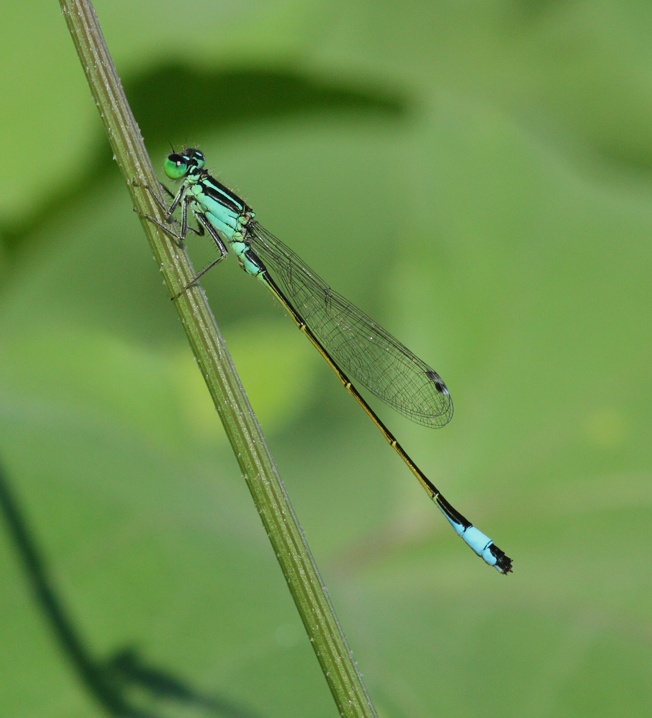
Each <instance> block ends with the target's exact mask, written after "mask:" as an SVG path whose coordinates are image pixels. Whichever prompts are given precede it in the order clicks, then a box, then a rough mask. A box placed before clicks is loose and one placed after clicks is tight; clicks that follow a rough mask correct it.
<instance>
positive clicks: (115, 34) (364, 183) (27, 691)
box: [0, 0, 652, 718]
mask: <svg viewBox="0 0 652 718" xmlns="http://www.w3.org/2000/svg"><path fill="white" fill-rule="evenodd" d="M97 10H98V13H99V15H100V19H101V20H102V21H103V23H104V29H105V34H106V37H107V40H108V42H109V45H110V47H111V49H112V52H113V53H114V57H115V61H116V64H117V66H118V68H119V70H120V72H121V74H122V79H123V83H124V86H125V89H126V92H127V94H128V96H129V98H130V100H131V101H132V103H133V109H134V112H135V114H136V116H137V118H138V121H139V122H140V124H141V127H142V130H143V135H144V137H145V140H146V142H147V145H148V147H149V149H150V151H151V153H152V156H153V157H154V158H155V160H156V161H157V162H160V161H161V160H162V158H163V157H164V156H165V154H166V152H168V151H169V150H168V148H169V143H173V144H174V145H175V146H176V147H181V146H182V145H184V144H190V145H199V146H201V148H202V149H203V150H204V152H205V153H206V155H207V157H208V164H209V167H210V168H211V169H212V170H213V171H214V173H215V174H216V175H217V176H218V177H219V178H220V179H221V180H222V181H224V182H225V183H227V184H228V185H230V186H232V187H233V188H234V189H235V190H237V191H238V192H239V193H240V194H242V195H243V196H244V197H245V198H246V199H247V201H248V202H249V203H250V204H251V205H252V206H253V207H254V208H255V209H256V211H257V214H258V218H259V219H260V220H261V222H262V223H263V224H264V225H265V226H266V227H268V228H269V229H270V230H271V231H273V232H274V233H276V234H278V235H279V236H280V237H281V238H282V239H283V241H285V242H286V243H287V244H289V245H290V246H292V247H293V248H294V249H295V250H296V251H297V252H299V253H300V254H301V255H302V256H303V257H304V258H305V259H306V260H307V261H308V262H309V263H310V264H311V265H313V266H314V267H315V268H316V269H317V270H318V271H319V273H320V274H321V275H322V276H324V277H325V278H326V279H327V280H329V281H330V282H331V283H332V284H333V285H334V286H335V287H336V288H337V289H338V290H339V291H341V292H343V293H344V294H346V295H347V296H348V297H350V298H351V299H352V300H353V301H355V302H357V303H358V304H360V305H361V306H362V307H363V308H365V309H366V310H368V311H369V312H370V313H371V314H372V315H373V316H374V317H376V318H377V319H378V320H379V321H381V322H382V323H383V324H384V325H385V326H387V327H388V328H389V329H390V330H391V331H392V332H393V333H395V334H396V335H397V336H398V337H399V338H400V339H401V340H403V341H404V342H405V343H407V344H408V345H409V346H410V347H413V348H414V349H415V351H417V352H418V353H419V354H420V355H421V356H423V357H424V359H425V360H426V361H428V362H429V363H431V364H432V365H433V366H434V367H435V368H436V369H437V370H438V371H440V372H441V374H442V375H443V376H444V378H445V379H446V381H447V383H448V384H449V386H450V388H451V392H452V394H453V397H454V400H455V402H456V415H455V417H454V420H453V422H452V423H451V425H450V426H449V427H447V428H446V429H444V430H442V431H438V432H430V431H427V430H425V429H423V428H420V427H418V426H412V425H410V424H409V422H406V421H404V420H402V419H401V418H400V417H396V416H393V415H392V414H391V412H389V411H387V412H385V411H383V416H384V417H386V418H387V420H388V422H389V423H390V426H391V427H392V428H393V429H395V430H396V433H397V434H398V435H399V437H400V438H401V440H404V443H405V445H406V448H407V449H408V450H409V451H410V452H411V453H413V455H414V457H415V459H416V460H417V461H418V462H419V463H420V464H421V465H422V466H423V467H424V468H425V469H426V470H427V471H428V472H429V473H430V475H431V476H432V479H433V481H435V483H436V484H437V485H439V486H441V488H442V489H443V490H444V492H445V493H446V495H447V496H448V497H449V498H450V499H451V500H452V501H453V502H454V503H455V504H456V505H458V506H459V508H460V509H461V510H462V511H464V513H466V514H467V515H468V516H469V517H470V518H471V519H472V520H473V521H475V522H476V523H477V524H478V525H479V526H480V527H481V528H482V529H483V530H484V531H486V532H488V533H489V534H490V535H491V536H492V537H493V538H494V539H495V540H496V542H497V543H498V545H499V546H501V547H502V548H503V549H504V550H505V551H507V552H508V553H509V555H511V556H512V557H513V558H514V562H515V563H514V574H513V576H510V577H509V578H507V579H505V578H502V577H501V576H499V575H498V574H497V573H496V572H495V571H491V570H490V569H488V568H487V567H486V566H484V565H483V564H482V562H480V561H479V560H478V559H476V558H474V557H473V555H472V554H471V553H470V552H469V551H468V549H466V548H465V547H464V545H463V544H462V542H461V541H459V540H458V539H457V538H455V536H454V535H453V534H452V532H451V531H450V529H449V528H447V526H446V524H445V522H444V521H443V519H442V517H441V516H439V515H438V514H437V513H436V511H435V509H434V508H433V507H432V505H431V504H430V503H429V502H428V501H427V499H426V496H425V494H423V492H422V491H421V489H420V488H419V486H418V485H417V483H416V482H415V481H414V480H413V478H412V477H411V476H410V474H409V472H407V470H406V469H405V467H404V466H403V465H402V464H401V463H400V461H399V460H398V459H397V458H396V457H395V456H394V455H393V453H392V452H391V450H390V449H389V448H388V447H387V446H386V445H384V443H383V441H382V439H381V438H380V436H379V435H378V434H377V432H376V431H375V430H374V429H373V427H372V426H371V424H370V423H369V422H368V421H367V420H366V418H365V417H364V415H363V414H362V412H361V411H359V409H358V408H357V407H356V406H355V404H354V402H353V401H351V400H350V398H349V397H347V396H346V393H345V392H344V391H342V390H341V388H340V387H339V384H338V382H337V380H336V379H335V378H334V377H333V376H331V375H330V373H329V372H328V369H327V368H326V366H325V365H324V364H323V362H321V360H320V359H319V357H318V356H317V354H316V353H315V352H314V351H313V350H312V349H311V348H310V346H309V345H308V343H307V342H306V341H305V339H304V338H303V337H301V335H300V334H299V333H298V332H297V331H296V330H294V328H293V327H292V324H291V322H290V321H289V320H288V319H287V318H286V317H284V316H283V312H282V311H281V310H280V309H279V308H277V307H276V306H275V305H274V302H273V300H272V299H271V298H270V297H269V296H268V295H267V294H266V293H265V291H264V289H263V288H262V287H261V286H260V285H259V284H258V283H256V282H253V281H251V280H250V279H248V278H247V277H246V276H244V275H243V274H242V272H241V271H240V270H239V268H238V267H237V263H236V262H234V261H231V262H227V263H224V264H223V265H221V267H220V268H219V269H217V270H215V271H214V272H213V273H212V274H211V275H210V276H208V277H206V279H205V281H204V286H205V287H206V289H207V291H208V292H209V296H210V297H211V301H212V303H213V306H214V310H215V313H216V315H217V317H218V321H219V322H220V325H221V326H222V328H223V330H224V333H225V334H226V337H227V341H228V342H229V345H230V347H231V349H232V352H233V354H234V357H235V360H236V363H237V365H238V367H239V369H240V371H241V373H242V377H243V381H244V382H245V385H246V387H247V389H248V391H249V394H250V396H251V399H252V402H253V404H254V406H255V408H256V409H257V411H258V412H259V417H260V420H261V422H262V424H263V426H264V428H265V430H266V432H267V435H268V438H269V442H270V445H271V447H272V450H273V453H274V454H275V456H276V459H277V461H278V463H279V466H280V469H281V473H282V475H283V476H284V477H285V480H286V482H287V484H288V487H289V490H290V492H291V495H292V497H293V500H294V503H295V506H296V509H297V511H298V513H299V516H300V518H301V520H302V523H303V525H304V528H305V530H306V533H307V535H308V538H309V540H310V541H311V545H312V547H313V550H314V552H315V554H316V557H317V559H318V562H319V563H320V565H321V567H322V571H323V574H324V578H325V580H326V582H327V583H328V585H329V590H330V593H331V596H332V598H333V600H334V602H335V605H336V608H337V609H338V612H339V615H340V618H341V621H342V623H343V625H344V628H345V631H346V632H347V634H348V635H349V638H350V641H351V644H352V647H353V650H354V652H355V654H356V658H357V659H358V661H359V663H360V665H361V668H362V671H363V673H364V675H365V678H366V681H367V683H368V686H369V689H370V692H371V693H372V695H373V696H374V699H375V701H376V703H377V705H378V706H379V708H380V709H381V711H382V712H383V715H388V716H389V715H391V716H410V717H411V718H425V717H427V716H432V715H451V714H453V713H454V714H455V715H478V716H482V717H483V718H487V717H491V716H496V717H500V718H504V717H505V716H540V717H544V716H545V717H548V716H554V717H557V716H569V717H570V716H572V717H573V718H582V717H583V716H596V715H599V716H609V717H611V716H633V715H637V716H642V715H649V714H650V713H652V696H651V691H650V680H649V655H650V648H651V645H650V644H651V640H650V634H651V632H652V628H651V625H650V610H649V607H650V602H651V599H652V596H651V591H650V587H651V583H652V579H651V571H650V559H649V551H650V549H651V548H652V541H651V540H650V538H649V533H648V530H649V525H650V519H651V503H652V489H651V484H652V482H651V481H650V479H651V477H650V466H651V461H650V458H651V456H650V455H651V453H652V441H650V427H651V421H650V404H651V399H652V396H651V394H652V391H651V389H650V387H651V384H652V382H651V379H652V375H651V370H650V350H651V348H652V331H651V326H652V323H651V322H650V307H651V300H652V281H651V280H650V276H651V271H650V270H651V261H650V260H651V259H652V242H651V240H650V238H651V237H652V182H651V179H652V130H651V126H652V123H651V121H650V118H651V117H652V45H651V44H650V42H649V38H650V36H651V35H652V6H650V5H649V3H646V2H643V1H642V0H638V1H637V2H630V3H618V2H615V0H611V1H610V2H609V1H607V2H601V3H588V2H577V1H575V2H573V1H571V2H565V3H560V2H551V1H549V2H544V1H539V2H503V3H487V2H486V1H485V2H481V1H472V2H466V3H453V2H449V3H446V2H432V1H426V0H422V1H421V2H411V3H407V4H406V3H395V2H356V3H345V2H307V1H306V0H304V1H303V2H298V1H297V0H285V1H278V2H238V3H224V2H217V1H216V0H204V1H203V2H199V1H197V2H192V3H179V2H167V1H165V0H158V1H157V2H145V1H142V2H139V3H135V4H134V3H133V2H129V3H128V2H124V0H122V1H118V0H112V1H111V2H106V1H105V0H102V1H101V2H100V0H98V4H97ZM0 33H1V34H2V43H0V54H1V56H2V66H3V68H4V72H3V74H2V78H1V79H0V83H1V87H2V98H3V112H2V113H1V115H0V123H1V126H2V136H3V138H4V147H3V153H4V162H3V169H4V171H3V172H2V176H1V177H0V190H1V191H0V211H1V213H2V214H1V226H0V229H1V230H2V244H1V245H0V465H1V466H2V476H1V484H0V489H1V492H0V493H1V496H2V505H3V507H4V513H3V514H2V527H1V528H0V537H1V538H0V571H1V585H2V591H0V616H2V621H1V623H0V625H1V626H2V629H1V635H2V638H1V644H2V650H1V651H0V672H1V674H2V676H3V681H2V684H3V685H2V689H1V690H0V713H1V714H2V715H3V716H4V715H7V716H21V717H22V718H31V717H32V716H33V717H35V718H64V717H65V718H71V717H72V718H74V717H76V716H90V715H98V716H99V715H102V714H104V713H102V710H101V708H100V704H102V705H103V706H104V708H105V709H107V708H108V709H109V710H110V712H112V713H113V714H114V715H132V716H152V717H154V716H156V717H157V718H164V717H167V716H175V717H177V716H199V715H201V716H238V717H240V718H258V717H262V716H265V717H268V716H269V717H271V716H279V717H280V716H283V717H284V718H289V717H290V716H295V715H296V716H311V717H315V716H331V715H334V710H335V709H334V706H333V704H332V701H331V698H330V695H329V694H328V691H327V688H326V686H325V683H324V681H323V678H322V677H321V675H320V673H319V670H318V666H317V662H316V661H315V660H314V657H313V656H312V652H311V649H310V647H309V646H308V645H307V644H306V640H305V637H304V634H303V632H302V628H301V626H300V624H299V622H298V619H297V617H296V614H295V612H294V610H293V606H292V604H291V600H290V598H289V594H288V593H287V591H286V589H285V587H284V584H283V581H282V578H281V577H280V576H279V575H278V569H277V566H276V564H275V561H274V557H273V555H272V552H271V551H270V549H269V546H268V544H267V541H266V538H265V536H264V532H263V531H262V529H261V526H260V522H259V520H258V517H257V516H256V515H255V511H254V509H253V507H252V504H251V501H250V499H249V497H248V494H247V492H246V488H245V487H244V485H243V482H242V480H241V479H240V477H239V474H238V470H237V464H236V463H235V461H234V460H233V457H232V456H231V455H230V453H229V449H228V446H227V445H226V442H225V440H224V438H223V435H222V432H221V428H220V426H219V425H218V423H217V419H216V416H215V415H214V412H213V410H212V408H211V406H210V403H209V401H208V399H207V397H206V396H205V392H204V391H203V387H202V383H201V379H200V377H199V373H198V372H197V371H196V369H195V367H194V363H193V361H192V358H191V357H190V354H189V351H188V349H187V347H186V345H185V339H184V335H183V333H182V331H181V328H180V326H179V325H178V322H177V319H176V315H175V312H174V308H173V307H172V305H171V303H170V301H169V299H168V298H167V296H166V294H165V291H164V288H163V286H162V282H161V280H160V277H159V275H158V272H157V268H156V266H155V265H154V264H153V262H152V260H151V256H150V255H149V251H148V247H147V244H146V242H145V240H144V237H143V236H142V232H141V230H140V228H139V225H138V222H137V220H136V217H135V216H134V214H133V212H132V211H131V206H130V202H129V199H128V195H127V193H126V191H125V190H124V186H123V180H122V178H121V177H120V176H119V174H118V172H117V170H116V168H115V165H114V164H113V163H112V162H111V157H110V152H109V150H108V149H107V142H106V139H105V137H104V135H103V130H102V126H101V124H100V121H99V119H98V117H97V113H96V110H95V107H94V106H93V103H92V102H91V100H90V97H89V92H88V89H87V87H86V85H85V81H84V77H83V74H82V72H81V70H80V68H79V66H78V63H77V59H76V56H75V53H74V50H73V47H72V44H71V42H70V39H69V38H68V36H67V34H66V28H65V23H64V21H63V19H62V17H61V16H60V12H59V10H58V8H57V4H56V3H55V2H50V3H43V2H38V3H37V2H35V1H34V0H26V1H25V2H21V3H10V4H9V5H8V6H7V7H6V8H3V22H2V24H0ZM191 244H192V245H193V246H192V247H191V250H192V252H193V254H194V256H195V258H196V264H197V266H200V265H202V264H203V263H204V262H206V261H208V260H209V259H210V258H211V257H212V256H213V254H212V250H211V248H210V247H209V246H208V242H206V241H204V242H202V241H201V240H193V241H192V242H191ZM36 577H39V578H40V579H41V580H43V581H44V582H45V584H44V585H41V587H40V591H39V592H37V591H36V590H35V584H34V580H35V579H36ZM66 631H67V632H66ZM71 658H72V659H73V660H71ZM84 671H85V672H84ZM138 710H140V711H141V712H138ZM129 711H131V712H129Z"/></svg>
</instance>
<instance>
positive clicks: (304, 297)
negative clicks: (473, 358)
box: [247, 221, 453, 428]
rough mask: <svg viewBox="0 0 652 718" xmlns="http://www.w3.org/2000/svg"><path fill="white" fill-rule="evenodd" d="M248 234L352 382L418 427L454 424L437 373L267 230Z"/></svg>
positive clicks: (255, 226)
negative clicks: (329, 284) (331, 286)
mask: <svg viewBox="0 0 652 718" xmlns="http://www.w3.org/2000/svg"><path fill="white" fill-rule="evenodd" d="M248 230H249V231H248V232H247V239H248V241H249V244H250V246H251V249H252V250H253V252H254V253H255V254H256V255H257V256H258V257H259V258H260V259H261V260H262V262H263V264H264V265H265V266H266V267H267V270H268V271H269V273H270V275H271V277H272V279H274V281H275V282H276V283H277V284H278V285H279V287H280V288H281V289H282V291H283V292H284V293H285V295H286V296H287V298H288V300H289V301H290V303H291V304H292V306H293V307H294V308H295V309H296V311H297V312H298V313H299V314H300V315H301V317H302V318H303V320H304V321H305V322H306V324H307V325H308V327H309V328H310V329H311V330H312V332H313V334H314V335H315V336H316V337H317V339H318V340H319V342H321V344H323V346H324V347H325V348H326V349H327V351H328V353H329V354H330V355H331V356H332V357H333V359H334V360H335V361H336V362H337V364H338V365H339V366H340V368H341V369H342V371H344V373H345V374H347V375H348V376H349V378H350V379H352V380H353V381H355V382H358V383H359V384H362V386H364V387H366V388H367V389H368V390H369V391H370V392H372V393H373V394H375V395H376V396H377V397H378V398H379V399H381V400H382V401H384V402H385V403H386V404H388V405H389V406H391V407H393V408H394V409H395V410H396V411H398V412H399V413H401V414H403V415H404V416H407V417H408V418H409V419H412V420H413V421H416V422H417V423H419V424H423V425H425V426H429V427H433V428H437V427H441V426H444V425H445V424H447V423H448V422H449V421H450V419H451V417H452V416H453V401H452V399H451V396H450V393H449V391H448V388H447V387H446V384H445V383H444V380H443V379H442V378H441V377H440V376H439V374H437V372H436V371H435V370H434V369H432V368H431V367H429V366H428V365H427V364H426V363H425V362H423V361H421V359H419V358H418V357H417V356H415V355H414V354H413V353H412V352H411V351H410V350H409V349H408V348H407V347H406V346H404V345H403V344H401V342H399V341H398V339H395V338H394V337H393V336H392V335H391V334H390V333H389V332H387V331H386V330H385V329H383V328H382V327H381V326H380V325H379V324H376V322H374V320H373V319H371V318H370V317H368V316H367V315H366V314H365V313H364V312H362V311H361V310H360V309H358V308H357V307H356V306H355V305H354V304H351V302H349V301H348V300H347V299H345V298H344V297H343V296H342V295H341V294H338V293H337V292H335V291H333V290H332V289H331V288H330V287H329V286H328V285H327V284H326V283H325V282H324V281H323V280H322V279H321V278H320V277H319V276H318V275H317V274H315V272H313V271H312V269H310V267H308V266H307V265H306V264H305V263H304V262H303V260H302V259H301V258H300V257H299V256H298V255H297V254H295V253H294V252H293V251H292V250H291V249H289V248H288V247H286V246H285V245H284V244H283V243H282V242H281V241H280V240H279V239H277V238H276V237H275V236H274V235H273V234H271V233H270V232H268V231H267V230H266V229H265V228H264V227H262V226H261V225H259V224H258V223H257V222H254V221H251V222H250V223H249V225H248Z"/></svg>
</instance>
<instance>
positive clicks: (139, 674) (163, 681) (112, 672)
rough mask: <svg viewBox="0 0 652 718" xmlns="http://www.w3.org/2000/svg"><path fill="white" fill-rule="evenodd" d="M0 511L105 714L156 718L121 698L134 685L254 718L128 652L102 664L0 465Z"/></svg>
mask: <svg viewBox="0 0 652 718" xmlns="http://www.w3.org/2000/svg"><path fill="white" fill-rule="evenodd" d="M0 515H2V516H4V519H5V523H6V525H7V528H8V531H9V535H10V538H11V541H12V543H13V546H14V549H15V551H16V555H17V557H18V559H19V563H20V564H21V565H22V566H23V568H24V570H25V574H26V576H27V580H28V583H29V587H30V589H31V592H32V594H33V596H34V599H35V601H36V604H37V606H38V608H39V610H40V611H41V612H42V613H43V615H44V616H45V618H46V621H47V624H48V625H49V626H50V628H51V629H52V633H53V636H54V638H55V640H56V641H57V642H58V644H59V646H60V648H61V650H62V652H63V654H64V655H65V657H66V659H67V660H68V661H69V663H70V664H71V665H72V667H73V669H74V670H75V672H76V673H77V676H78V677H79V680H80V681H81V683H82V685H83V686H84V688H85V689H86V691H87V692H88V694H89V695H90V696H91V697H92V698H93V699H94V700H95V701H96V703H97V704H99V705H100V706H101V707H102V708H103V709H104V710H105V711H106V712H107V713H108V714H109V715H112V716H119V717H120V718H157V715H158V714H156V713H152V712H150V711H148V710H146V709H141V708H139V707H137V706H135V705H133V703H134V701H133V700H131V699H129V698H128V697H127V696H128V694H129V689H131V688H132V687H134V686H137V687H138V688H141V689H143V690H141V695H144V696H145V699H146V701H148V700H152V699H155V700H156V701H157V702H159V703H160V702H161V701H166V702H171V701H176V702H184V703H188V704H191V705H192V706H193V707H195V708H197V709H198V711H199V712H198V715H205V716H220V717H223V718H260V714H256V713H254V712H252V711H251V710H248V709H246V708H244V707H243V706H241V705H237V704H236V703H235V702H234V701H232V700H230V699H227V698H224V697H221V696H220V697H211V696H206V695H204V694H202V693H200V692H199V691H197V690H195V689H193V688H191V687H190V686H189V685H188V683H187V682H184V681H182V680H180V679H179V678H177V677H175V676H174V675H173V674H172V673H171V672H165V671H163V670H161V669H159V668H156V669H155V668H151V667H148V666H146V665H145V664H144V663H143V662H142V661H141V660H140V659H139V658H138V656H137V654H136V653H135V652H134V651H131V650H122V651H120V652H117V653H116V654H115V655H114V656H113V657H112V658H111V659H110V660H109V661H106V662H104V661H102V660H98V659H96V658H95V657H93V656H92V655H91V652H90V650H89V648H88V646H87V645H86V642H85V641H84V639H83V638H82V636H81V634H80V632H79V631H78V630H77V628H76V627H75V625H74V622H73V620H72V618H71V616H70V614H69V612H68V611H67V610H66V608H65V607H64V605H63V603H62V601H61V599H60V598H59V596H58V594H57V591H56V588H55V586H54V583H53V581H52V579H51V577H50V575H49V572H48V567H47V564H46V562H45V559H44V558H43V557H42V552H40V551H39V550H38V549H37V547H36V542H35V540H34V538H33V537H32V532H31V531H30V530H29V528H28V526H27V522H26V520H25V517H24V516H23V514H22V513H21V511H20V509H19V507H18V502H17V500H16V498H15V497H14V495H13V493H12V491H11V489H10V488H9V484H8V481H7V477H6V475H5V473H4V471H3V469H2V466H0ZM35 680H38V679H35Z"/></svg>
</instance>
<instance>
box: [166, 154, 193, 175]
mask: <svg viewBox="0 0 652 718" xmlns="http://www.w3.org/2000/svg"><path fill="white" fill-rule="evenodd" d="M163 171H164V172H165V174H166V175H167V176H168V177H169V178H170V179H174V180H177V179H181V178H182V177H185V176H186V175H187V174H188V158H187V157H184V156H183V155H177V154H173V155H169V156H168V158H167V159H166V160H165V164H164V165H163Z"/></svg>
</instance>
